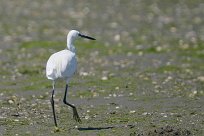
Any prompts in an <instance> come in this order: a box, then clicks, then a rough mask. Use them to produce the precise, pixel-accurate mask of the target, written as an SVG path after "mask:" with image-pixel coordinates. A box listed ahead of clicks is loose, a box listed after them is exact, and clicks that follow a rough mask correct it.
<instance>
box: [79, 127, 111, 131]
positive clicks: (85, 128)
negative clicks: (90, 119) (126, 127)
mask: <svg viewBox="0 0 204 136" xmlns="http://www.w3.org/2000/svg"><path fill="white" fill-rule="evenodd" d="M112 128H114V127H80V128H78V130H79V131H86V130H106V129H112Z"/></svg>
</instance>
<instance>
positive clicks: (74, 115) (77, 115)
mask: <svg viewBox="0 0 204 136" xmlns="http://www.w3.org/2000/svg"><path fill="white" fill-rule="evenodd" d="M67 90H68V84H66V88H65V94H64V99H63V102H64V104H66V105H68V106H70V107H71V108H72V109H73V118H74V119H75V120H76V121H77V122H81V119H80V117H79V114H78V112H77V109H76V107H75V106H74V105H72V104H70V103H68V102H67V98H66V97H67Z"/></svg>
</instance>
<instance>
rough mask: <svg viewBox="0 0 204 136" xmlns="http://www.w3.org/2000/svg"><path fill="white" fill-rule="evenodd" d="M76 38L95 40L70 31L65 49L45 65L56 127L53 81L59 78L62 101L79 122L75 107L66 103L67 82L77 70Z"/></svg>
mask: <svg viewBox="0 0 204 136" xmlns="http://www.w3.org/2000/svg"><path fill="white" fill-rule="evenodd" d="M77 37H83V38H87V39H90V40H95V39H94V38H92V37H89V36H86V35H83V34H81V33H79V32H78V31H76V30H71V31H70V32H69V33H68V35H67V49H65V50H62V51H59V52H57V53H54V54H52V55H51V56H50V58H49V59H48V61H47V65H46V76H47V78H48V79H50V80H52V81H53V84H52V85H53V90H52V96H51V105H52V111H53V116H54V123H55V126H56V127H57V121H56V115H55V108H54V91H55V81H56V80H57V79H59V78H62V79H64V80H65V81H66V88H65V94H64V99H63V102H64V104H66V105H68V106H70V107H71V108H72V109H73V117H74V119H75V120H76V121H78V122H80V121H81V120H80V118H79V115H78V113H77V110H76V107H75V106H74V105H72V104H70V103H68V102H67V99H66V96H67V90H68V83H69V80H70V78H71V77H72V76H73V74H74V73H75V72H76V69H77V60H76V53H75V47H74V44H73V43H74V40H75V39H76V38H77Z"/></svg>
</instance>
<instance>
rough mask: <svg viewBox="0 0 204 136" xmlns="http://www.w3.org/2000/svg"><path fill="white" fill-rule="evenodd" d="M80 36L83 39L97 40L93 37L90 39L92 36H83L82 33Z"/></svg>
mask: <svg viewBox="0 0 204 136" xmlns="http://www.w3.org/2000/svg"><path fill="white" fill-rule="evenodd" d="M79 36H80V37H82V38H87V39H90V40H96V39H95V38H93V37H90V36H87V35H83V34H80V33H79Z"/></svg>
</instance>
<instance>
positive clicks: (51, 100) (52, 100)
mask: <svg viewBox="0 0 204 136" xmlns="http://www.w3.org/2000/svg"><path fill="white" fill-rule="evenodd" d="M54 93H55V89H54V84H53V90H52V96H51V99H50V102H51V105H52V112H53V116H54V122H55V126H56V127H57V120H56V115H55V106H54V104H55V102H54V97H53V96H54Z"/></svg>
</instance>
